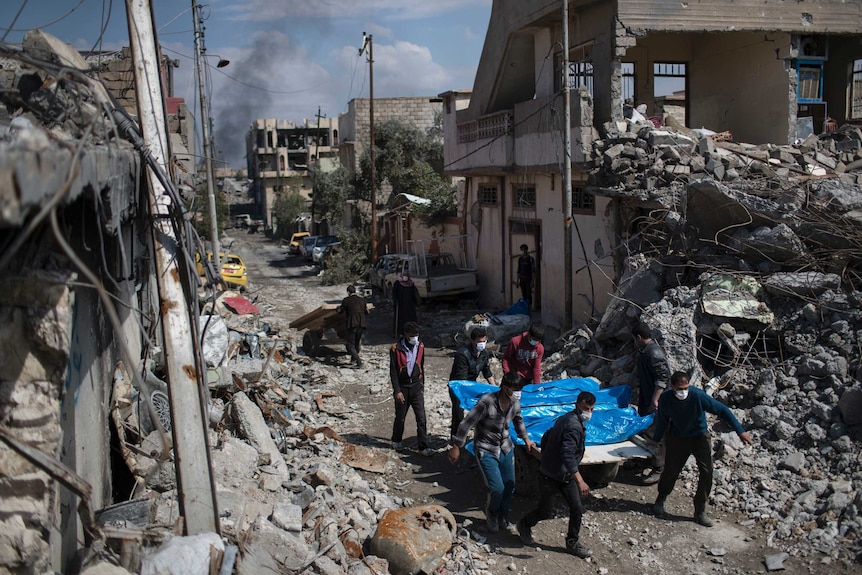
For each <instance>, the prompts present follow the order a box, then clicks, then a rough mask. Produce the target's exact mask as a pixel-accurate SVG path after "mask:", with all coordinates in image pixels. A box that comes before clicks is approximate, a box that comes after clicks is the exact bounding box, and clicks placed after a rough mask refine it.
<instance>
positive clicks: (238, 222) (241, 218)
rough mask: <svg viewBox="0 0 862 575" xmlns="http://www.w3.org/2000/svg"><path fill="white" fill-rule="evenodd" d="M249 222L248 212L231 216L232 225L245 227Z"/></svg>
mask: <svg viewBox="0 0 862 575" xmlns="http://www.w3.org/2000/svg"><path fill="white" fill-rule="evenodd" d="M250 224H251V216H250V215H249V214H238V215H235V216H234V217H233V227H235V228H247V227H248V226H249V225H250Z"/></svg>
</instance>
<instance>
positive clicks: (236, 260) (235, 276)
mask: <svg viewBox="0 0 862 575" xmlns="http://www.w3.org/2000/svg"><path fill="white" fill-rule="evenodd" d="M212 259H213V254H212V252H207V260H212ZM219 263H220V264H221V277H222V279H223V280H224V282H225V283H226V284H227V285H228V286H230V287H235V288H239V290H240V291H243V290H245V289H246V288H248V269H247V268H246V267H245V262H243V261H242V258H241V257H239V256H238V255H236V254H219ZM195 264H196V265H195V267H197V270H198V275H200V276H203V275H204V274H205V272H204V266H203V262H202V261H201V255H200V254H195Z"/></svg>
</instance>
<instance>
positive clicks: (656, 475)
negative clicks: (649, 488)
mask: <svg viewBox="0 0 862 575" xmlns="http://www.w3.org/2000/svg"><path fill="white" fill-rule="evenodd" d="M659 479H661V469H653V470H652V471H650V474H649V475H645V476H644V477H643V479H642V480H641V481H642V483H643V484H644V485H655V484H656V483H658V482H659Z"/></svg>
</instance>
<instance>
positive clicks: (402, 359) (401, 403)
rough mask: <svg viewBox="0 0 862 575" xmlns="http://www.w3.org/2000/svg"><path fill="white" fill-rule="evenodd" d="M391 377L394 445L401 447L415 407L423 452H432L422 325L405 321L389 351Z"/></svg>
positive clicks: (424, 453) (417, 435) (421, 451)
mask: <svg viewBox="0 0 862 575" xmlns="http://www.w3.org/2000/svg"><path fill="white" fill-rule="evenodd" d="M389 378H390V379H391V381H392V394H393V396H394V398H395V423H393V425H392V446H393V447H394V448H395V449H399V448H401V447H402V444H401V440H402V439H403V437H404V422H405V421H406V419H407V410H409V409H410V408H411V407H412V408H413V415H414V416H415V417H416V439H417V440H418V443H419V445H418V449H419V452H420V453H421V454H422V455H431V454H432V451H431V449H430V448H429V447H428V434H427V431H426V425H427V424H426V419H425V344H424V343H422V342H421V341H419V325H418V324H416V323H415V322H412V321H409V322H407V323H405V324H404V334H403V335H402V336H401V339H400V340H399V341H398V343H393V344H392V347H391V348H390V350H389Z"/></svg>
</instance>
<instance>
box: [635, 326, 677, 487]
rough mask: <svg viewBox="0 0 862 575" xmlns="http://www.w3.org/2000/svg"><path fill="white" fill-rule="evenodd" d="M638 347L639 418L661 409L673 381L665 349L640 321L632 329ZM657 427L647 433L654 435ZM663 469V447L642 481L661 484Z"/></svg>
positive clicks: (659, 449)
mask: <svg viewBox="0 0 862 575" xmlns="http://www.w3.org/2000/svg"><path fill="white" fill-rule="evenodd" d="M632 335H633V336H634V338H635V346H636V347H637V349H638V353H637V365H636V368H635V369H636V373H637V376H638V384H639V386H640V387H639V393H638V415H640V416H645V415H649V414H650V413H655V411H656V409H658V398H659V396H660V395H661V394H662V392H663V391H664V390H665V389H667V385H668V383H669V382H670V367H669V366H668V363H667V356H666V355H665V353H664V350H663V349H662V348H661V347H660V346H659V344H658V343H656V342H655V341H654V340H653V338H652V330H651V329H650V327H649V326H648V325H647V324H645V323H643V322H641V323H639V324H638V325H637V326H636V327H635V328H634V329H633V330H632ZM654 429H655V427H654V425H653V426H652V427H650V429H648V430H647V433H648V434H651V433H652V432H653V430H654ZM663 468H664V445H662V444H659V445H658V446H657V447H656V451H655V456H654V457H653V460H652V472H651V473H650V474H649V475H647V476H645V477H644V478H643V482H644V485H652V484H654V483H658V480H659V478H660V477H661V472H662V469H663Z"/></svg>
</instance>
